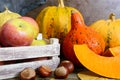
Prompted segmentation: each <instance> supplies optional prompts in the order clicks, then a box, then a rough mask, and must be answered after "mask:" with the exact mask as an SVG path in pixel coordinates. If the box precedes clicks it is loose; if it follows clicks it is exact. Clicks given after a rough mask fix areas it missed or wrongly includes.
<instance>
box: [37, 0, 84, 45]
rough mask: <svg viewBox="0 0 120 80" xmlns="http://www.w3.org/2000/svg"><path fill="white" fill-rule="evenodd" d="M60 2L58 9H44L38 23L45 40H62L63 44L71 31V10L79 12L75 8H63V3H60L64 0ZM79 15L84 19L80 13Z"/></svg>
mask: <svg viewBox="0 0 120 80" xmlns="http://www.w3.org/2000/svg"><path fill="white" fill-rule="evenodd" d="M58 1H59V6H58V7H57V6H49V7H46V8H44V9H43V10H42V11H41V12H40V13H39V14H38V16H37V17H36V21H37V23H38V25H39V29H40V32H41V33H42V35H43V37H44V38H47V39H48V38H51V37H56V38H59V39H60V43H61V42H62V41H63V39H64V37H65V35H66V34H67V33H68V32H69V31H70V29H71V10H75V11H77V12H79V11H78V10H77V9H75V8H73V7H65V6H63V3H60V2H61V1H62V0H58ZM60 4H62V5H60ZM79 15H80V16H81V18H82V19H83V17H82V15H81V13H80V12H79Z"/></svg>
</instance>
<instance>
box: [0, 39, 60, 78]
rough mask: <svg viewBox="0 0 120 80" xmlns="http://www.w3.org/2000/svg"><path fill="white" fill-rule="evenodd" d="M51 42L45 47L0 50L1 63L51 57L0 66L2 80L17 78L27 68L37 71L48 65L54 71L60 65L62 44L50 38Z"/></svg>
mask: <svg viewBox="0 0 120 80" xmlns="http://www.w3.org/2000/svg"><path fill="white" fill-rule="evenodd" d="M49 42H50V43H49V44H47V45H45V46H22V47H6V48H0V61H11V60H12V61H21V60H22V59H31V58H38V57H39V58H40V57H41V58H43V57H47V58H48V57H49V59H45V60H44V59H43V60H37V61H36V60H35V61H27V62H26V61H25V62H24V61H23V62H19V63H11V64H6V65H0V80H1V79H7V78H13V77H17V76H18V75H19V73H20V71H22V70H23V69H25V68H27V67H32V68H34V69H36V68H38V67H40V66H41V65H47V66H49V67H50V68H51V69H52V70H55V68H56V67H57V66H58V64H59V63H60V58H59V55H60V44H59V41H58V39H56V38H50V40H49Z"/></svg>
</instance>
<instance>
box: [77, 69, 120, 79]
mask: <svg viewBox="0 0 120 80" xmlns="http://www.w3.org/2000/svg"><path fill="white" fill-rule="evenodd" d="M77 75H78V77H79V78H80V79H81V80H120V79H109V78H105V77H102V76H100V75H97V74H95V73H93V72H91V71H88V70H85V71H81V72H79V73H78V74H77Z"/></svg>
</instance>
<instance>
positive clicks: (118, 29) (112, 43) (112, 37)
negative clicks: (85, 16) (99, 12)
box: [90, 13, 120, 49]
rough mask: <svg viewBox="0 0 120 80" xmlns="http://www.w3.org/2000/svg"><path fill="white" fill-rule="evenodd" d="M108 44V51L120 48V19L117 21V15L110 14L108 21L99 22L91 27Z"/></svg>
mask: <svg viewBox="0 0 120 80" xmlns="http://www.w3.org/2000/svg"><path fill="white" fill-rule="evenodd" d="M90 27H91V28H93V29H94V30H95V31H97V32H98V33H99V34H100V35H102V37H103V38H104V40H105V42H106V49H107V48H109V47H116V46H120V19H115V14H113V13H112V14H110V16H109V19H108V20H98V21H95V22H94V23H92V24H91V25H90Z"/></svg>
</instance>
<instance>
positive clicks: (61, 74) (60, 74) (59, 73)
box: [54, 66, 69, 79]
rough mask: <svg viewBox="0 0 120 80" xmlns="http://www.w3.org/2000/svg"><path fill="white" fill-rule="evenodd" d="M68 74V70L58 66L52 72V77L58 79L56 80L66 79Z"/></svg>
mask: <svg viewBox="0 0 120 80" xmlns="http://www.w3.org/2000/svg"><path fill="white" fill-rule="evenodd" d="M68 74H69V72H68V69H67V68H65V67H64V66H60V67H58V68H56V69H55V71H54V76H55V78H58V79H64V78H67V77H68Z"/></svg>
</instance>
